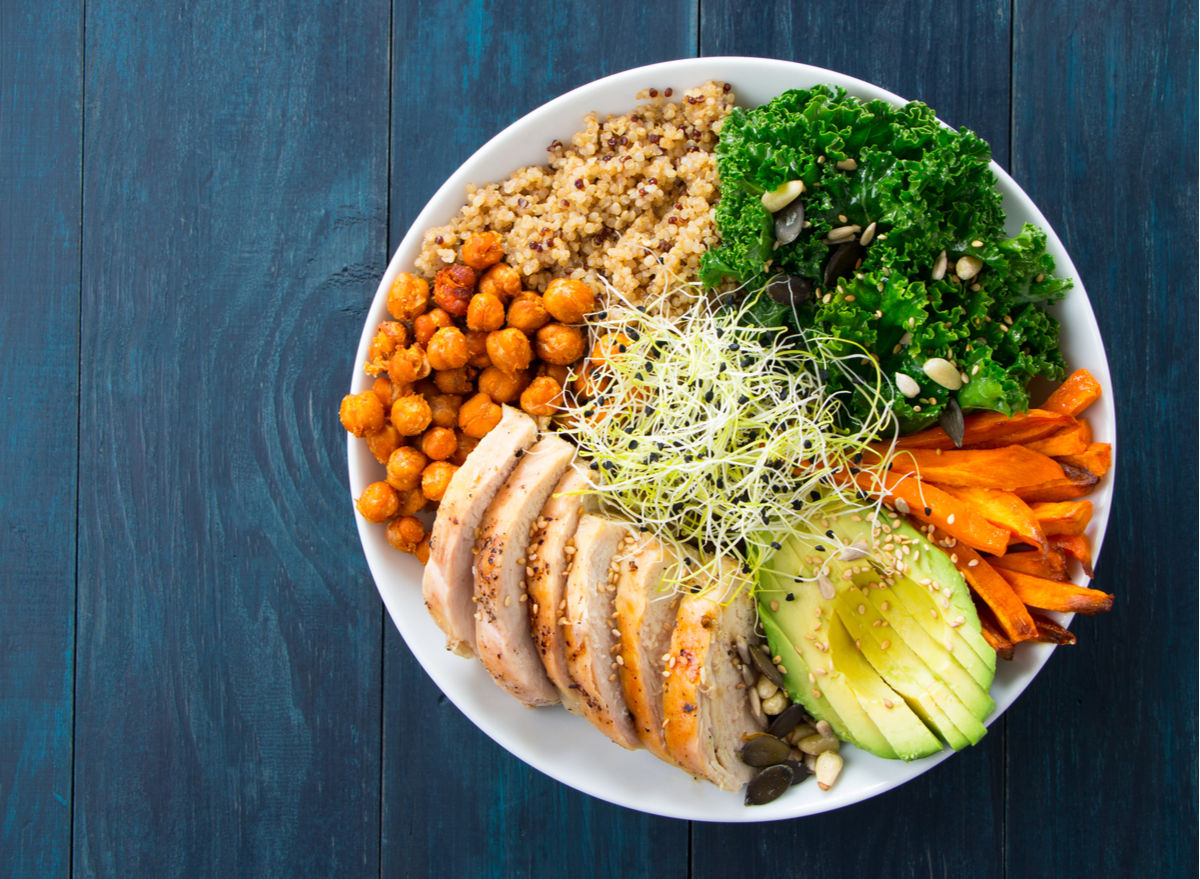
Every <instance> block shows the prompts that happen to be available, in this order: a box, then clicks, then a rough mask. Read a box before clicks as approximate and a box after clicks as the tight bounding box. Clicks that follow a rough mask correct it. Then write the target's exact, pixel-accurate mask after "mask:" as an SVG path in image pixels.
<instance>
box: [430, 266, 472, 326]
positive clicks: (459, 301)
mask: <svg viewBox="0 0 1200 879" xmlns="http://www.w3.org/2000/svg"><path fill="white" fill-rule="evenodd" d="M474 293H475V270H474V269H473V268H471V267H470V266H460V265H452V266H446V267H445V268H444V269H442V270H441V271H440V272H438V273H437V274H436V275H435V276H434V278H433V299H434V301H435V302H437V304H438V305H440V306H441V307H442V308H444V309H446V311H448V312H449V313H450V314H452V315H453V316H454V317H462V316H463V315H464V314H466V313H467V305H468V304H469V303H470V302H471V296H472V295H473V294H474Z"/></svg>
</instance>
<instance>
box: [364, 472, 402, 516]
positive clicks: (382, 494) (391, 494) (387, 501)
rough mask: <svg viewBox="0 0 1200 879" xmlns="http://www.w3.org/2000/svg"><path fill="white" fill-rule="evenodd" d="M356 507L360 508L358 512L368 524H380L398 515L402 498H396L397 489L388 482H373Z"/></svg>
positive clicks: (365, 489) (365, 490)
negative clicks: (397, 511)
mask: <svg viewBox="0 0 1200 879" xmlns="http://www.w3.org/2000/svg"><path fill="white" fill-rule="evenodd" d="M354 506H356V507H358V512H359V513H360V514H361V515H362V517H363V518H364V519H366V520H367V521H368V522H375V523H377V524H379V523H382V522H386V521H387V520H388V519H390V518H392V516H394V515H396V510H397V509H399V507H400V498H399V497H397V496H396V489H394V488H392V487H391V486H390V485H388V484H387V483H386V482H372V483H371V484H370V485H368V486H367V487H366V488H364V489H363V493H362V494H361V495H360V496H359V498H358V500H356V501H355V502H354Z"/></svg>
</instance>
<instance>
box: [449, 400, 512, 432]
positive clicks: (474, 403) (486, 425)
mask: <svg viewBox="0 0 1200 879" xmlns="http://www.w3.org/2000/svg"><path fill="white" fill-rule="evenodd" d="M503 415H504V413H503V412H502V411H501V409H500V404H499V403H493V402H492V398H491V397H489V396H488V395H487V394H476V395H475V396H474V397H472V398H471V399H469V400H467V402H465V403H463V404H462V408H461V409H459V410H458V426H459V427H460V428H462V432H463V433H465V434H466V435H467V436H473V437H475V439H483V438H484V437H485V436H487V435H488V432H489V431H490V430H491V429H492V428H493V427H495V426H496V425H497V424H499V423H500V418H501V417H502V416H503Z"/></svg>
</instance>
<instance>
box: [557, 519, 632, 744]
mask: <svg viewBox="0 0 1200 879" xmlns="http://www.w3.org/2000/svg"><path fill="white" fill-rule="evenodd" d="M628 536H629V528H628V526H627V525H624V524H622V523H620V522H613V521H611V520H609V519H602V518H600V517H599V516H593V515H591V514H585V515H583V516H581V517H580V519H579V527H578V528H577V529H576V531H575V554H574V556H573V557H572V559H571V570H570V572H569V573H568V574H567V594H566V599H567V610H566V614H565V615H564V618H563V619H562V620H560V622H563V623H564V625H563V637H564V639H565V641H566V649H567V668H568V670H569V671H570V673H571V679H572V680H573V681H574V682H575V683H576V684H578V686H579V696H580V701H581V703H582V706H583V713H584V715H585V716H586V717H587V719H588V720H590V721H591V722H592V725H593V726H595V727H596V728H597V729H598V730H600V731H601V732H602V733H604V734H605V735H606V736H608V737H609V738H610V739H612V740H613V741H614V742H616V743H617V744H618V745H620V746H621V747H622V748H628V749H630V750H631V751H632V750H634V749H636V748H640V747H641V746H642V743H641V739H639V738H638V735H637V730H636V729H635V728H634V725H633V717H632V716H630V714H629V709H628V708H626V707H625V697H624V695H623V694H622V692H621V682H620V680H619V679H618V678H619V675H618V674H617V669H618V668H620V666H619V664H618V663H617V656H616V652H617V647H618V646H619V645H618V642H617V638H618V636H619V632H618V631H617V629H616V619H615V610H614V607H615V599H616V593H617V572H618V565H619V561H618V553H619V552H621V551H622V550H625V549H628V547H626V545H625V540H626V538H627V537H628Z"/></svg>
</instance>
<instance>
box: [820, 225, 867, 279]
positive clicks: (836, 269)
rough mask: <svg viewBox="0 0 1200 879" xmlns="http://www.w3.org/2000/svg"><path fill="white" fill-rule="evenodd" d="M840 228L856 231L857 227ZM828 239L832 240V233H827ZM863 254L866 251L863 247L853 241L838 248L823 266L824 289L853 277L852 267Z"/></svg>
mask: <svg viewBox="0 0 1200 879" xmlns="http://www.w3.org/2000/svg"><path fill="white" fill-rule="evenodd" d="M841 228H843V229H853V230H855V231H856V232H857V231H858V227H857V226H842V227H841ZM834 231H837V230H834ZM849 234H851V235H853V234H854V233H853V232H851V233H849ZM829 237H830V238H831V239H832V238H833V232H830V233H829ZM864 253H866V251H865V250H864V249H863V246H862V245H861V244H859V243H858V242H857V241H855V240H850V241H847V242H846V243H845V244H842V245H841V246H840V247H838V249H837V250H835V251H834V252H833V256H831V257H830V258H829V262H827V263H826V264H825V287H826V288H829V287H833V286H834V285H835V284H837V282H838V281H839V280H841V279H842V278H849V277H850V276H851V275H853V274H854V267H855V266H856V265H857V264H858V261H859V260H860V259H862V256H863V254H864Z"/></svg>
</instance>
